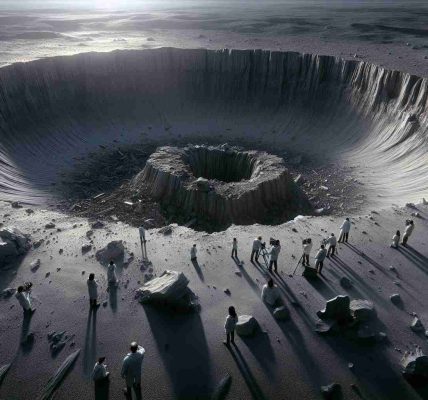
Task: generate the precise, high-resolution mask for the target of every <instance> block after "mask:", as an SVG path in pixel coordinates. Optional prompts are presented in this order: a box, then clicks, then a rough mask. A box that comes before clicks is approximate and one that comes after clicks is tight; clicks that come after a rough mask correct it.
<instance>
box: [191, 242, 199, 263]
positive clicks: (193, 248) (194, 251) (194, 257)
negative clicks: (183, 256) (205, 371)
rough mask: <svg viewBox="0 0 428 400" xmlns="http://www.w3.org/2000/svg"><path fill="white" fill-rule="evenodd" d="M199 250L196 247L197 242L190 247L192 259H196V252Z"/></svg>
mask: <svg viewBox="0 0 428 400" xmlns="http://www.w3.org/2000/svg"><path fill="white" fill-rule="evenodd" d="M197 252H198V250H197V249H196V244H194V245H193V246H192V247H191V249H190V259H191V260H192V261H194V260H196V258H197V257H196V253H197Z"/></svg>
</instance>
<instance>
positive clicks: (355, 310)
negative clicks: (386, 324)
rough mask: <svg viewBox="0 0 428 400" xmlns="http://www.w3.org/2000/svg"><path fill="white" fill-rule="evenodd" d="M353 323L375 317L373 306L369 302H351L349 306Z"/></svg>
mask: <svg viewBox="0 0 428 400" xmlns="http://www.w3.org/2000/svg"><path fill="white" fill-rule="evenodd" d="M349 309H350V310H351V315H352V317H353V318H354V320H355V321H358V322H361V321H368V320H370V319H374V318H375V317H376V310H375V308H374V305H373V303H372V302H371V301H369V300H352V301H351V303H350V306H349Z"/></svg>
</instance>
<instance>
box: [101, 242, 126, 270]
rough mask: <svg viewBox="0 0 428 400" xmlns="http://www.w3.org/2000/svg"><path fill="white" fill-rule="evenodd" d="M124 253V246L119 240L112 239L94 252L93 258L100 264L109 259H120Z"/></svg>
mask: <svg viewBox="0 0 428 400" xmlns="http://www.w3.org/2000/svg"><path fill="white" fill-rule="evenodd" d="M124 255H125V247H124V245H123V243H122V241H121V240H113V241H112V242H110V243H109V244H108V245H107V246H106V247H104V248H102V249H101V250H98V251H97V252H96V253H95V258H96V259H97V260H98V261H99V262H100V263H102V264H104V263H108V262H109V261H110V260H114V261H121V260H123V257H124Z"/></svg>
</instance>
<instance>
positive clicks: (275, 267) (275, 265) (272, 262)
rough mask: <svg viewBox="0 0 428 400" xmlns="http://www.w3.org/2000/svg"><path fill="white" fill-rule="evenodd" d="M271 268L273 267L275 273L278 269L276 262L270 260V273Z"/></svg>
mask: <svg viewBox="0 0 428 400" xmlns="http://www.w3.org/2000/svg"><path fill="white" fill-rule="evenodd" d="M272 266H273V267H274V269H275V271H276V270H277V269H278V261H277V260H270V261H269V271H272Z"/></svg>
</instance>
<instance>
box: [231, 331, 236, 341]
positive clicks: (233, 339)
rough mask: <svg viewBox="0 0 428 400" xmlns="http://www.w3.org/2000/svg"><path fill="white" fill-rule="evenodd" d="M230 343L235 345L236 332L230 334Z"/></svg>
mask: <svg viewBox="0 0 428 400" xmlns="http://www.w3.org/2000/svg"><path fill="white" fill-rule="evenodd" d="M230 341H231V342H232V343H235V331H232V332H230Z"/></svg>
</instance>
